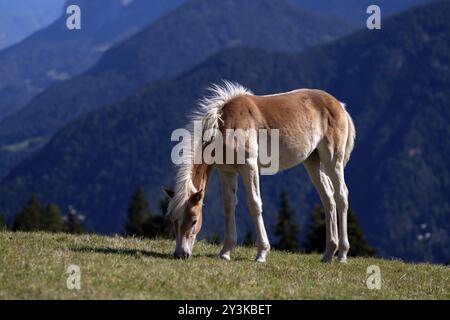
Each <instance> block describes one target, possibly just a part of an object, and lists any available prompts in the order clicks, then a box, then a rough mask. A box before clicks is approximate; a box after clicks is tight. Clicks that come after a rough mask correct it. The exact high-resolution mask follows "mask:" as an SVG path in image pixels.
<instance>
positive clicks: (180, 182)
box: [167, 81, 355, 262]
mask: <svg viewBox="0 0 450 320" xmlns="http://www.w3.org/2000/svg"><path fill="white" fill-rule="evenodd" d="M210 91H211V96H209V97H206V98H204V99H203V100H201V101H200V109H199V111H198V112H197V113H195V116H194V119H193V122H195V121H198V122H200V123H201V133H202V135H201V138H200V139H198V138H197V139H194V141H193V142H191V143H189V146H188V147H189V150H188V152H186V154H184V155H183V156H184V161H183V163H182V164H181V165H180V166H179V167H178V172H177V177H176V188H175V192H167V194H168V195H169V197H170V198H171V200H170V202H169V207H168V215H169V217H170V219H171V220H172V222H173V224H174V227H175V233H176V250H175V254H174V255H175V257H178V258H188V257H190V256H191V255H192V247H193V245H194V242H195V239H196V236H197V234H198V232H199V231H200V228H201V225H202V207H203V201H204V194H205V189H206V186H207V182H208V177H209V176H210V173H211V171H212V169H213V168H216V169H218V170H219V173H220V179H221V185H222V198H223V202H224V208H225V237H224V244H223V248H222V250H221V252H220V257H221V258H223V259H226V260H229V259H230V252H231V250H232V249H233V248H234V247H235V246H236V240H237V235H236V223H235V207H236V202H237V200H236V192H237V176H238V174H240V175H241V177H242V179H243V182H244V186H245V189H246V193H247V205H248V208H249V211H250V213H251V215H252V218H253V221H254V223H255V226H256V234H257V242H256V243H257V248H258V251H257V255H256V260H257V261H259V262H264V261H265V260H266V256H267V254H268V252H269V250H270V244H269V240H268V237H267V233H266V229H265V227H264V221H263V216H262V201H261V196H260V188H259V174H260V171H261V170H262V169H263V165H262V162H261V161H260V160H261V159H260V157H259V156H258V150H259V148H260V147H261V146H260V145H258V139H257V136H256V135H246V136H245V141H237V140H236V139H233V140H231V141H229V140H227V141H225V142H223V145H222V147H223V149H224V150H225V149H227V150H232V152H234V153H235V154H237V151H238V149H239V147H241V148H244V149H245V158H244V161H243V162H240V163H236V162H233V163H211V162H210V161H206V160H205V159H202V158H201V161H200V162H196V161H194V159H196V157H197V155H198V152H200V153H201V152H203V151H204V150H205V148H207V147H208V145H209V144H210V143H212V142H214V141H215V140H218V141H221V140H220V139H218V138H219V135H222V136H225V135H226V134H227V133H226V132H227V130H229V129H234V130H236V129H243V130H244V131H245V130H261V129H266V130H268V131H269V133H270V132H272V131H273V130H274V129H278V133H279V158H278V164H279V170H284V169H287V168H291V167H294V166H296V165H298V164H300V163H303V164H304V166H305V168H306V171H307V172H308V175H309V177H310V179H311V181H312V183H313V184H314V186H315V188H316V190H317V192H318V193H319V195H320V198H321V201H322V204H323V206H324V209H325V213H326V250H325V254H324V255H323V258H322V261H324V262H330V261H331V260H332V258H333V256H334V255H335V253H336V251H338V250H339V254H338V261H339V262H346V260H347V252H348V250H349V249H350V244H349V241H348V236H347V209H348V190H347V187H346V184H345V180H344V167H345V165H346V163H347V162H348V160H349V158H350V153H351V152H352V149H353V146H354V140H355V127H354V124H353V121H352V119H351V117H350V115H349V114H348V113H347V111H346V109H345V105H344V104H343V103H340V102H339V101H338V100H337V99H336V98H334V97H333V96H331V95H330V94H328V93H326V92H323V91H320V90H309V89H300V90H294V91H291V92H287V93H280V94H274V95H267V96H256V95H253V94H252V93H251V92H250V91H249V90H248V89H245V88H244V87H242V86H241V85H238V84H234V83H230V82H227V81H224V83H223V85H222V86H218V85H213V86H212V87H211V88H210ZM191 132H192V133H193V131H191ZM206 133H208V134H206ZM205 136H207V140H206V141H205V140H202V137H203V139H204V138H205ZM199 140H200V141H199ZM216 151H217V150H216ZM236 157H237V155H236V156H235V158H236ZM336 210H337V212H338V213H339V233H338V223H337V214H336Z"/></svg>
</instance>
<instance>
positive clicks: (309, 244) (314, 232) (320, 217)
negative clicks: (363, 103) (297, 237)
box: [305, 206, 376, 257]
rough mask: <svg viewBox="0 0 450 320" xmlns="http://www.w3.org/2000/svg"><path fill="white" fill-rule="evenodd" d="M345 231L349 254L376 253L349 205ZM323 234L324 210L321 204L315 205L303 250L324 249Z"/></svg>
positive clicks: (324, 233)
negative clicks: (348, 243)
mask: <svg viewBox="0 0 450 320" xmlns="http://www.w3.org/2000/svg"><path fill="white" fill-rule="evenodd" d="M347 232H348V238H349V242H350V251H349V253H348V254H349V256H353V257H355V256H373V255H374V254H375V253H376V250H375V249H374V248H372V247H371V246H370V245H369V244H368V242H367V241H366V239H365V238H364V235H363V232H362V230H361V227H360V226H359V223H358V219H357V217H356V214H355V212H354V211H353V209H352V207H351V206H350V207H349V209H348V213H347ZM325 236H326V227H325V212H324V210H323V208H322V206H316V207H315V208H314V209H313V214H312V219H311V223H310V227H309V231H308V235H307V240H306V245H305V251H306V252H307V253H311V252H323V251H325Z"/></svg>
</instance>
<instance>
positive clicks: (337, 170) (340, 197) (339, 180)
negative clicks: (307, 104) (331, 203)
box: [319, 144, 350, 263]
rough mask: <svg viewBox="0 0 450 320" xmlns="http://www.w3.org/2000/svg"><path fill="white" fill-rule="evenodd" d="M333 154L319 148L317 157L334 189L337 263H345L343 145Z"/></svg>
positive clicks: (346, 249)
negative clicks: (336, 218)
mask: <svg viewBox="0 0 450 320" xmlns="http://www.w3.org/2000/svg"><path fill="white" fill-rule="evenodd" d="M338 146H344V147H337V148H334V150H333V151H334V152H330V149H329V148H325V147H323V146H322V147H321V148H319V156H320V160H321V162H322V164H323V165H324V169H325V173H326V174H327V176H329V177H330V180H331V183H332V184H333V188H334V199H335V202H336V206H337V211H338V214H339V253H338V261H339V262H342V263H345V262H347V253H348V251H349V250H350V243H349V241H348V234H347V211H348V189H347V185H346V183H345V178H344V154H345V144H338Z"/></svg>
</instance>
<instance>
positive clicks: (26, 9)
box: [0, 0, 65, 50]
mask: <svg viewBox="0 0 450 320" xmlns="http://www.w3.org/2000/svg"><path fill="white" fill-rule="evenodd" d="M64 2H65V0H46V1H42V0H14V1H11V0H0V50H1V49H3V48H6V47H8V46H10V45H13V44H15V43H17V42H19V41H21V40H22V39H24V38H25V37H27V36H28V35H30V34H32V33H33V32H35V31H37V30H40V29H41V28H43V27H46V26H47V25H49V24H50V23H52V22H53V21H54V20H56V19H57V18H58V17H59V16H60V15H61V12H62V9H63V4H64Z"/></svg>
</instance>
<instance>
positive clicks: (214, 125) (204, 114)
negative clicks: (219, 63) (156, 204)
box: [167, 80, 253, 219]
mask: <svg viewBox="0 0 450 320" xmlns="http://www.w3.org/2000/svg"><path fill="white" fill-rule="evenodd" d="M207 91H208V93H209V94H208V95H206V96H204V97H203V98H202V99H200V100H199V102H198V108H197V110H195V111H194V112H193V113H192V115H191V117H190V122H189V125H188V127H187V128H188V130H189V131H190V133H191V137H194V123H195V122H201V123H202V136H203V133H204V132H205V131H207V130H208V132H211V135H210V136H209V137H206V140H207V141H211V140H212V139H213V138H214V135H215V132H216V130H217V129H218V128H219V122H220V121H222V119H221V110H222V108H223V106H224V105H226V104H227V103H228V102H229V101H231V100H232V99H234V98H236V97H239V96H242V95H247V94H250V95H252V94H253V93H252V92H251V91H250V90H248V89H247V88H245V87H244V86H242V85H240V84H238V83H233V82H230V81H227V80H223V81H222V84H221V85H218V84H212V85H211V86H210V87H209V88H207ZM191 140H194V139H191ZM184 143H186V144H187V145H186V146H184V148H183V150H190V152H187V153H186V154H183V159H184V160H183V163H182V164H180V165H179V166H178V168H177V174H176V177H175V195H174V197H173V198H172V200H171V201H170V203H169V207H168V210H167V214H168V216H169V218H171V219H177V218H178V216H177V215H178V214H181V210H177V209H180V208H181V207H182V206H183V205H184V204H185V203H186V201H187V200H188V199H189V196H190V195H191V194H192V193H194V192H197V190H196V188H195V187H194V185H193V183H192V169H193V163H194V157H195V154H196V152H202V148H201V147H202V141H201V139H200V140H199V141H191V142H190V145H189V141H184Z"/></svg>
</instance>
